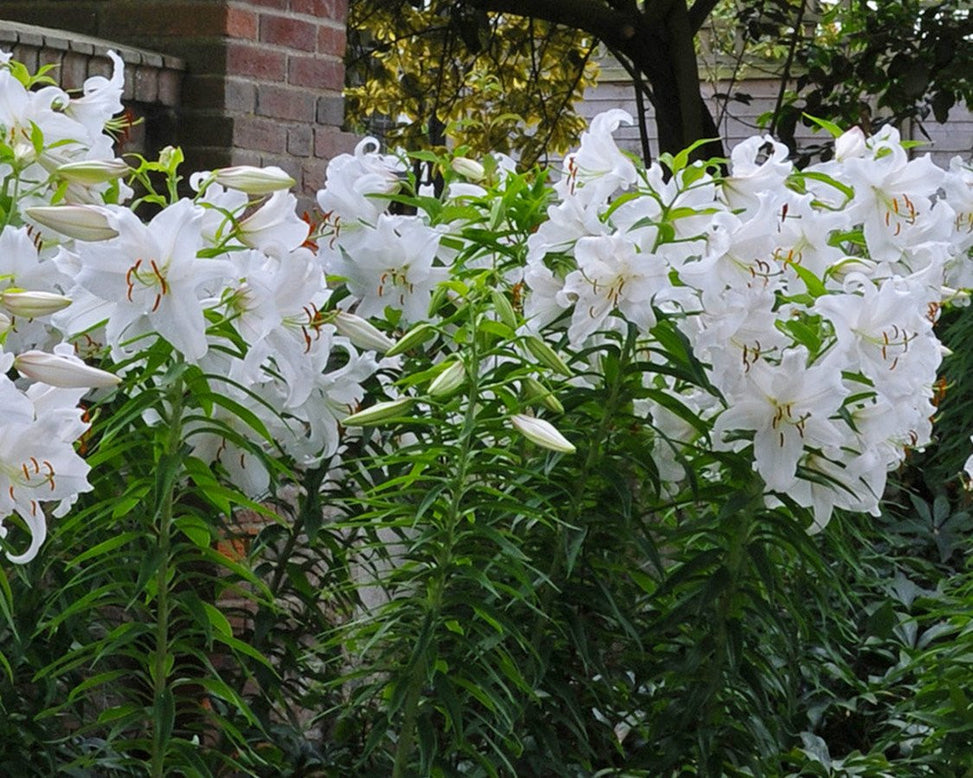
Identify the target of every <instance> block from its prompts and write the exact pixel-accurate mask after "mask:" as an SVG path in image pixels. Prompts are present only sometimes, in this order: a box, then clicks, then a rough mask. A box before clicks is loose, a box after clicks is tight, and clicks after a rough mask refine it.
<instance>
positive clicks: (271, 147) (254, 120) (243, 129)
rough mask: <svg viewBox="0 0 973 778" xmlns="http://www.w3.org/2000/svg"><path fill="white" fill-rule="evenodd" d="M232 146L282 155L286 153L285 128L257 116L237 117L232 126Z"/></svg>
mask: <svg viewBox="0 0 973 778" xmlns="http://www.w3.org/2000/svg"><path fill="white" fill-rule="evenodd" d="M233 145H234V146H235V147H237V148H241V149H252V150H255V151H269V152H271V153H273V154H284V153H285V152H286V151H287V127H286V126H285V125H283V124H281V123H280V122H279V121H274V120H273V119H264V118H263V117H259V116H242V117H237V119H236V121H235V122H234V125H233Z"/></svg>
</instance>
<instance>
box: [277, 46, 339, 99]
mask: <svg viewBox="0 0 973 778" xmlns="http://www.w3.org/2000/svg"><path fill="white" fill-rule="evenodd" d="M287 83H288V84H292V85H293V86H306V87H311V88H312V89H318V90H328V89H330V90H332V91H335V92H340V91H341V90H342V89H343V88H344V85H345V66H344V63H343V62H341V61H340V60H338V59H324V58H322V57H302V56H297V55H295V56H292V57H291V58H290V62H289V63H288V66H287Z"/></svg>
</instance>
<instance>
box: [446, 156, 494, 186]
mask: <svg viewBox="0 0 973 778" xmlns="http://www.w3.org/2000/svg"><path fill="white" fill-rule="evenodd" d="M450 167H451V168H453V170H455V171H456V172H457V173H459V174H460V175H461V176H465V177H466V178H468V179H469V180H470V181H482V180H483V177H484V176H485V175H486V169H485V168H484V167H483V165H481V164H480V163H479V162H477V161H476V160H475V159H470V158H469V157H456V158H455V159H454V160H453V161H452V162H451V163H450Z"/></svg>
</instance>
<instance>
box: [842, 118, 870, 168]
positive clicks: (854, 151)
mask: <svg viewBox="0 0 973 778" xmlns="http://www.w3.org/2000/svg"><path fill="white" fill-rule="evenodd" d="M865 149H866V145H865V133H864V132H862V128H861V127H852V128H851V129H850V130H848V131H847V132H845V133H843V134H842V135H839V136H838V137H837V138H835V141H834V158H835V159H836V160H838V162H844V161H845V160H846V159H856V158H857V157H861V156H863V155H864V154H865Z"/></svg>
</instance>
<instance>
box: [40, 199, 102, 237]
mask: <svg viewBox="0 0 973 778" xmlns="http://www.w3.org/2000/svg"><path fill="white" fill-rule="evenodd" d="M25 213H26V214H27V216H28V217H29V218H31V219H33V220H34V221H35V222H37V223H38V224H42V225H43V226H45V227H50V228H51V229H52V230H56V231H57V232H60V233H61V234H62V235H67V236H68V237H70V238H77V239H78V240H87V241H98V240H110V239H111V238H116V237H118V232H117V231H116V230H114V229H112V227H111V225H110V224H109V223H108V218H107V217H106V216H105V214H104V212H103V211H102V210H101V209H100V208H99V207H97V206H94V205H38V206H35V207H33V208H27V209H26V210H25Z"/></svg>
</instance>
